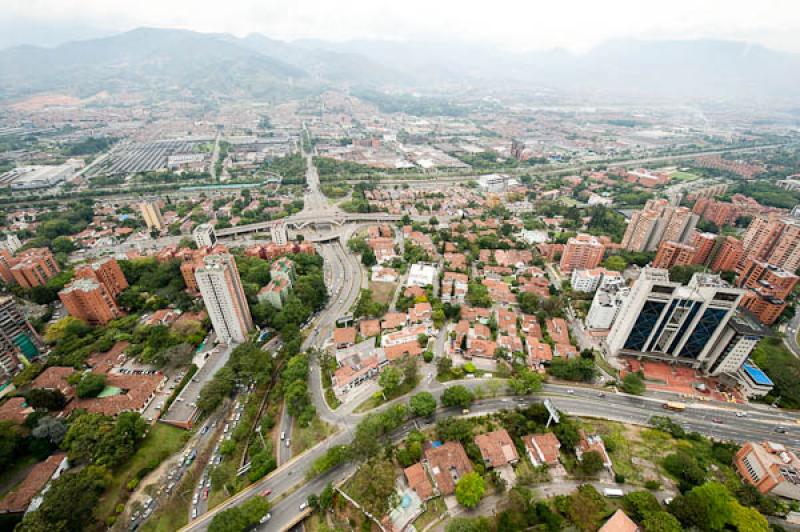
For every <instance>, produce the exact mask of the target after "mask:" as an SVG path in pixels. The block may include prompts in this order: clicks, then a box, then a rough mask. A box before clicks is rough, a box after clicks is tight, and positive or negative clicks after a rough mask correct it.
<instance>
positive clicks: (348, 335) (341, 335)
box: [333, 327, 356, 349]
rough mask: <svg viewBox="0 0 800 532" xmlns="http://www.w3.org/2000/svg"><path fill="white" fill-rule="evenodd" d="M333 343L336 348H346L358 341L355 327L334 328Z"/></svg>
mask: <svg viewBox="0 0 800 532" xmlns="http://www.w3.org/2000/svg"><path fill="white" fill-rule="evenodd" d="M333 343H334V345H335V346H336V349H344V348H345V347H350V346H351V345H353V344H355V343H356V328H355V327H340V328H337V329H334V330H333Z"/></svg>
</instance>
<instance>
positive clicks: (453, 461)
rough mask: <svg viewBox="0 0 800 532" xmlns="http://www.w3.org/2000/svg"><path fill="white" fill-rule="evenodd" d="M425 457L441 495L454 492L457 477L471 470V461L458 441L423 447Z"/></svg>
mask: <svg viewBox="0 0 800 532" xmlns="http://www.w3.org/2000/svg"><path fill="white" fill-rule="evenodd" d="M425 459H426V460H428V467H429V468H430V471H431V474H432V475H433V479H434V481H435V482H436V487H437V488H438V489H439V493H441V494H442V495H450V494H452V493H453V492H455V490H456V482H458V479H460V478H461V477H462V476H464V475H465V474H467V473H470V472H471V471H472V462H470V461H469V458H468V457H467V453H466V452H465V451H464V447H462V446H461V444H460V443H458V442H454V441H449V442H445V443H444V444H442V445H440V446H439V447H431V448H429V449H425Z"/></svg>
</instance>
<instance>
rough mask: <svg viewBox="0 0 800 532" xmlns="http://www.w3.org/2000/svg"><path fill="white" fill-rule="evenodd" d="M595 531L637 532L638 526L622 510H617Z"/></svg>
mask: <svg viewBox="0 0 800 532" xmlns="http://www.w3.org/2000/svg"><path fill="white" fill-rule="evenodd" d="M597 532H639V526H638V525H637V524H636V523H634V522H633V521H632V520H631V518H630V517H628V516H627V515H625V512H623V511H622V510H617V511H616V512H614V515H612V516H611V519H609V520H608V521H606V524H604V525H603V526H602V527H600V530H598V531H597Z"/></svg>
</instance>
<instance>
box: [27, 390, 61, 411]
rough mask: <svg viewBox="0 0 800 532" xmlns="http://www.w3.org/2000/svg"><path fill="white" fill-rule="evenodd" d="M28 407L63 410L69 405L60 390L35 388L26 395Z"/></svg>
mask: <svg viewBox="0 0 800 532" xmlns="http://www.w3.org/2000/svg"><path fill="white" fill-rule="evenodd" d="M25 400H26V401H27V402H28V406H30V407H31V408H35V409H37V410H38V409H44V410H50V411H54V410H61V409H62V408H64V405H65V404H67V399H66V397H64V394H63V393H61V391H60V390H48V389H45V388H33V389H31V390H30V391H28V393H27V394H25Z"/></svg>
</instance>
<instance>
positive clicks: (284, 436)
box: [281, 430, 286, 440]
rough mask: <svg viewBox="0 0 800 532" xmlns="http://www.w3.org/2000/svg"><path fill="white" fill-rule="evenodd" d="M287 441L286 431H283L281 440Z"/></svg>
mask: <svg viewBox="0 0 800 532" xmlns="http://www.w3.org/2000/svg"><path fill="white" fill-rule="evenodd" d="M285 439H286V431H285V430H282V431H281V440H285Z"/></svg>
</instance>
